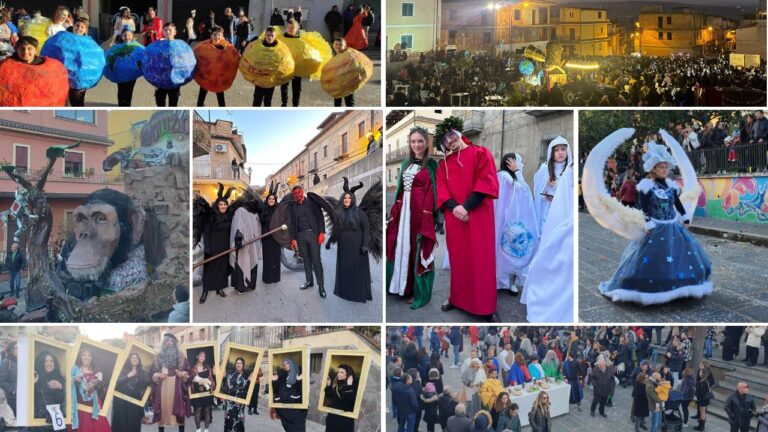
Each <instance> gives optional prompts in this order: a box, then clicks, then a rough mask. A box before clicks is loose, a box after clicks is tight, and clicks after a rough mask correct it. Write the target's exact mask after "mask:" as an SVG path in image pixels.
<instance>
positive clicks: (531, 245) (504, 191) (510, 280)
mask: <svg viewBox="0 0 768 432" xmlns="http://www.w3.org/2000/svg"><path fill="white" fill-rule="evenodd" d="M499 168H500V169H499V172H498V173H497V174H496V176H497V177H498V179H499V198H498V199H497V200H496V201H494V202H493V204H494V214H495V218H494V220H495V223H496V287H497V288H498V289H509V290H510V293H511V294H512V295H517V293H518V286H519V287H522V286H523V284H524V283H525V275H526V273H528V264H529V263H530V262H531V259H532V258H533V253H534V251H535V250H536V245H537V244H538V240H539V224H538V221H537V219H536V211H535V210H534V207H533V198H532V197H531V190H530V189H529V188H528V185H527V184H526V183H525V179H523V158H522V156H520V155H519V154H515V153H507V154H505V155H504V156H503V157H502V158H501V164H500V167H499Z"/></svg>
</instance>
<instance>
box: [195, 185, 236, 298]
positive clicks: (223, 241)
mask: <svg viewBox="0 0 768 432" xmlns="http://www.w3.org/2000/svg"><path fill="white" fill-rule="evenodd" d="M228 198H229V192H228V193H227V194H226V195H224V196H219V197H218V198H217V199H216V201H214V203H213V205H212V206H211V207H212V211H213V215H212V216H211V218H210V220H209V222H208V224H207V225H206V226H205V232H204V233H203V248H204V258H205V259H208V258H210V257H212V256H214V255H217V254H219V253H221V252H223V251H225V250H227V249H229V231H230V228H231V226H232V213H231V212H228V211H227V207H228V206H229V203H228V202H227V199H228ZM231 271H232V269H231V267H230V266H229V256H227V255H224V256H221V257H219V258H217V259H215V260H213V261H211V262H209V263H207V264H205V265H204V266H203V295H202V297H200V304H202V303H205V300H206V298H208V292H209V291H216V294H218V295H220V296H222V297H226V296H227V294H226V293H225V292H224V289H225V288H227V287H228V286H229V275H230V273H231Z"/></svg>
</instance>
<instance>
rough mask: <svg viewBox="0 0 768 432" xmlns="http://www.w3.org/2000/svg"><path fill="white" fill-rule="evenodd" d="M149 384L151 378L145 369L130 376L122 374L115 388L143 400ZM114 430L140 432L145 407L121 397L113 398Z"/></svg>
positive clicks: (114, 431) (117, 431)
mask: <svg viewBox="0 0 768 432" xmlns="http://www.w3.org/2000/svg"><path fill="white" fill-rule="evenodd" d="M148 385H149V378H148V377H147V374H146V373H144V372H143V371H139V372H138V373H137V374H136V375H135V376H132V377H130V378H128V377H127V376H126V375H122V376H120V377H119V378H118V379H117V385H116V386H115V390H117V391H119V392H120V393H123V394H124V395H127V396H130V397H132V398H134V399H138V400H141V398H142V397H144V392H145V391H146V390H147V386H148ZM113 401H114V402H113V403H114V405H113V407H112V432H140V431H141V420H142V419H143V418H144V407H141V406H138V405H135V404H132V403H131V402H128V401H127V400H123V399H120V398H114V399H113Z"/></svg>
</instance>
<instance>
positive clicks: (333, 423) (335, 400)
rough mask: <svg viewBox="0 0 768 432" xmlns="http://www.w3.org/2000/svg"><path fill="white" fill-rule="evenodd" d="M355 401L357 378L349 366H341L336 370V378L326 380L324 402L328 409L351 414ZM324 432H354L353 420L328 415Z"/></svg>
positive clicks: (336, 415)
mask: <svg viewBox="0 0 768 432" xmlns="http://www.w3.org/2000/svg"><path fill="white" fill-rule="evenodd" d="M356 399H357V377H356V376H355V371H354V369H352V367H351V366H349V365H346V364H342V365H339V368H338V369H337V370H336V377H334V378H331V377H328V378H326V383H325V400H324V401H323V404H324V405H325V406H327V407H329V408H334V409H339V410H342V411H347V412H350V413H351V412H352V411H354V410H355V400H356ZM325 431H326V432H355V419H353V418H351V417H344V416H341V415H338V414H328V417H326V419H325Z"/></svg>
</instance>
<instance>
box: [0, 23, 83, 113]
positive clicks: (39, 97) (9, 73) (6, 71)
mask: <svg viewBox="0 0 768 432" xmlns="http://www.w3.org/2000/svg"><path fill="white" fill-rule="evenodd" d="M37 48H38V42H37V39H35V38H33V37H31V36H22V37H20V38H19V40H18V41H17V42H16V52H15V53H14V54H13V56H11V57H9V58H7V59H5V60H3V61H0V76H2V77H3V79H2V80H0V106H64V104H65V103H66V100H67V88H68V80H67V70H66V69H65V68H64V65H63V64H61V62H59V61H58V60H56V59H52V58H47V57H41V56H39V55H37ZM9 77H10V78H9Z"/></svg>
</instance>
